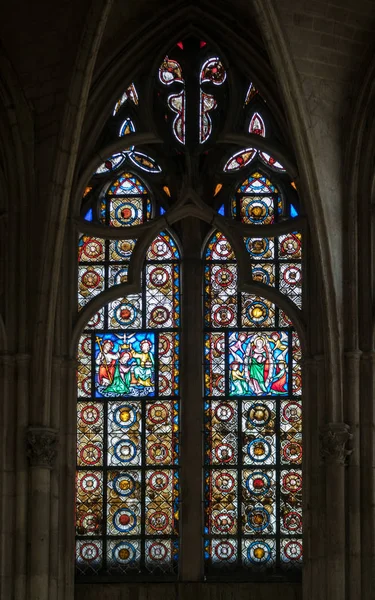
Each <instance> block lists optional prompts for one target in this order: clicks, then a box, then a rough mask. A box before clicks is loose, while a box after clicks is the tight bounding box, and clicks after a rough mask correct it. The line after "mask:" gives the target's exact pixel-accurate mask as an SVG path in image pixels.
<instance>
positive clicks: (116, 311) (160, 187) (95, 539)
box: [76, 35, 307, 581]
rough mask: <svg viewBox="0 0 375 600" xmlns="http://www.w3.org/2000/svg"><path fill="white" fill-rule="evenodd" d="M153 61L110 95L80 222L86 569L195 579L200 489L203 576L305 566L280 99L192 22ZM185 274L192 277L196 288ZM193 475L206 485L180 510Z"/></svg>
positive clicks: (80, 508) (291, 188)
mask: <svg viewBox="0 0 375 600" xmlns="http://www.w3.org/2000/svg"><path fill="white" fill-rule="evenodd" d="M228 56H230V53H228ZM154 60H156V63H155V64H156V65H157V67H156V69H155V64H154V63H153V61H154ZM146 63H147V61H146V62H145V65H144V68H143V71H142V68H140V71H139V73H138V74H137V76H136V77H135V80H134V81H133V82H129V81H127V82H126V81H122V82H121V86H120V85H119V87H118V100H117V102H116V97H114V98H113V105H112V106H113V107H114V108H113V110H111V111H110V112H111V114H109V115H108V119H107V123H106V125H105V127H104V128H103V131H102V133H101V134H100V136H99V137H98V140H97V145H96V146H95V151H96V157H97V158H96V162H95V164H92V165H91V172H92V176H91V178H90V180H89V181H87V182H86V187H85V189H84V192H83V197H82V203H81V208H80V220H79V221H78V223H79V231H80V233H79V236H78V280H77V284H78V311H79V315H80V316H79V322H80V323H81V322H84V318H86V317H87V318H86V325H85V326H84V327H83V329H82V332H81V336H80V340H79V346H78V404H77V430H78V438H77V500H76V527H77V530H76V532H77V538H76V539H77V541H76V544H77V545H76V570H77V575H78V576H79V580H83V581H84V580H90V581H98V580H103V581H111V580H119V581H121V580H125V581H128V580H129V579H130V578H135V579H142V578H146V579H149V578H151V579H153V578H154V577H155V578H156V577H157V576H159V577H160V576H161V577H163V578H167V579H168V578H169V579H176V578H177V576H179V577H183V572H184V569H183V568H181V572H179V569H180V567H181V564H183V563H184V560H185V568H186V561H187V560H188V558H187V553H186V552H185V555H184V553H183V552H182V553H181V557H182V558H181V561H182V563H181V561H180V559H179V557H180V534H181V539H182V541H183V539H184V527H185V528H186V529H185V533H186V530H187V529H188V528H189V527H193V528H194V527H196V530H195V534H194V535H195V536H196V537H195V539H196V540H197V531H198V528H199V526H198V525H197V524H196V523H191V522H188V519H187V518H184V517H182V518H181V519H180V507H182V510H186V513H185V515H186V514H195V515H196V514H198V513H200V514H201V512H200V511H201V506H202V500H203V504H204V514H203V521H204V524H203V525H204V527H203V529H202V530H199V533H198V535H201V536H202V537H203V544H198V546H197V547H196V548H189V550H188V552H190V551H194V552H196V553H197V554H199V555H200V560H201V562H200V570H199V573H198V572H197V574H196V576H197V577H199V574H200V573H202V571H203V568H202V567H203V565H204V573H205V576H206V577H207V578H208V579H209V578H210V577H212V578H217V577H220V576H223V577H224V579H225V578H230V577H238V578H242V579H245V580H246V579H262V580H265V579H268V578H269V577H270V578H271V579H272V578H275V577H276V578H279V579H280V578H282V580H288V579H294V578H296V577H298V575H297V573H300V567H301V564H302V501H301V490H302V439H301V435H302V429H301V415H302V379H301V347H300V341H299V337H298V335H297V332H296V329H295V327H294V325H293V322H292V320H291V318H290V316H289V315H292V316H293V318H297V321H298V315H299V314H303V310H304V301H303V294H302V274H303V268H302V267H303V258H304V257H303V253H302V240H303V241H304V243H305V244H306V231H307V229H306V227H305V226H304V215H303V207H302V206H301V203H300V198H299V193H298V189H297V186H298V172H297V168H296V166H294V167H293V168H290V167H291V165H293V158H292V157H293V149H292V148H291V147H290V146H289V147H288V143H289V141H288V140H289V139H290V136H285V134H284V132H283V127H285V125H284V124H285V122H286V121H285V120H284V121H283V122H282V123H280V122H279V117H278V115H279V113H280V111H281V110H282V109H281V108H280V106H281V103H278V101H277V100H276V101H275V99H274V98H271V97H269V98H268V99H267V98H266V95H263V89H268V86H262V81H261V80H258V79H257V81H256V83H254V82H252V83H250V84H249V81H248V80H247V81H244V80H243V76H242V73H241V69H239V68H238V65H237V63H236V64H233V63H232V64H230V61H227V59H225V58H224V54H221V53H220V50H219V49H218V48H216V47H214V46H213V45H212V44H211V42H206V41H205V40H204V39H203V40H202V39H201V38H197V37H196V36H194V35H191V36H187V37H184V38H183V39H181V40H180V41H178V42H177V43H176V44H174V46H173V47H171V48H165V49H164V51H163V52H162V53H161V54H160V55H159V56H158V57H156V58H155V57H152V64H153V66H152V65H151V62H150V63H147V64H146ZM150 69H151V70H152V69H154V71H153V73H152V75H151V77H150ZM257 74H258V78H259V76H260V75H261V73H260V72H259V69H257ZM124 83H125V85H124ZM268 83H269V82H268ZM234 86H235V88H236V89H235V90H234V89H233V87H234ZM124 89H125V92H123V90H124ZM275 103H276V104H277V108H278V110H277V111H274V113H275V114H273V111H272V107H275V106H276V104H275ZM227 117H228V118H227ZM152 121H153V122H152ZM147 132H152V134H151V133H147ZM232 134H233V135H232ZM146 140H147V142H146ZM225 140H230V141H228V143H227V142H226V141H225ZM236 140H237V141H236ZM238 140H240V142H238ZM246 140H248V141H246ZM217 141H219V143H217ZM284 147H285V149H286V151H285V152H284ZM108 148H113V150H108ZM286 157H288V158H286ZM284 163H285V164H284ZM291 171H293V176H291ZM298 187H299V186H298ZM186 217H187V219H186ZM171 223H173V227H174V233H173V234H172V233H171V231H170V229H169V224H171ZM213 226H214V227H215V230H214V231H213V230H212V227H213ZM158 231H159V233H158V235H156V232H158ZM223 232H225V235H224V233H223ZM177 233H178V235H179V238H180V239H181V240H182V243H181V245H180V244H179V245H177V242H176V235H177ZM155 235H156V237H155ZM151 240H153V241H151ZM200 252H203V254H202V258H199V253H200ZM303 252H304V253H305V249H304V250H303ZM184 261H185V263H184ZM198 265H199V267H198ZM198 268H202V277H203V297H204V298H203V300H204V301H203V309H202V313H199V310H195V311H194V314H192V313H191V307H192V306H195V307H198V306H201V302H202V288H201V285H200V283H201V279H202V278H201V277H200V275H197V271H198ZM181 269H183V270H184V273H185V276H186V277H187V279H186V281H194V282H195V284H194V285H191V286H190V285H186V286H185V287H184V289H183V290H182V289H181V280H180V276H181ZM198 280H199V283H197V282H198ZM249 290H251V291H249ZM182 292H183V293H182ZM278 302H279V304H278ZM182 312H184V314H185V315H188V329H189V339H190V341H191V339H194V340H195V346H194V344H193V343H192V344H191V345H189V344H190V341H189V342H188V343H187V342H186V343H185V342H184V339H185V338H184V334H186V330H185V331H183V330H182V328H181V313H182ZM302 321H303V320H302V319H301V322H302ZM301 322H300V321H298V325H299V326H301ZM202 335H203V357H202V356H201V353H200V352H199V353H198V352H197V350H196V347H197V346H198V345H199V341H201V340H202ZM186 339H188V338H186ZM197 340H198V342H197ZM180 348H181V353H180ZM182 349H183V351H182ZM180 354H181V356H180ZM193 354H194V357H195V359H196V361H197V362H195V363H194V364H195V369H196V372H195V371H194V372H190V371H189V369H188V368H187V365H191V364H192V355H193ZM193 362H194V361H193ZM180 374H181V375H183V376H184V377H185V381H186V380H188V381H190V379H191V378H193V379H194V380H196V381H202V387H203V407H204V408H203V411H202V412H201V413H199V414H202V421H200V422H199V419H195V420H194V419H192V418H191V415H193V414H195V415H197V414H198V413H197V412H195V413H194V412H190V411H191V410H192V407H193V406H194V407H195V409H196V410H197V411H201V408H202V397H201V396H202V394H201V390H200V389H198V390H197V388H196V387H195V391H194V394H193V393H192V392H191V391H189V389H190V388H189V385H185V384H184V386H183V387H182V392H181V390H180ZM180 393H183V397H182V403H183V408H184V412H183V415H184V417H185V419H186V421H185V422H189V423H190V424H191V426H192V427H193V429H194V427H195V429H194V431H193V435H192V438H193V439H194V443H196V444H198V443H199V440H201V442H202V449H203V452H202V453H203V457H202V462H200V460H197V461H196V464H187V462H186V459H185V457H186V456H189V450H187V445H188V442H186V436H185V446H184V445H183V446H182V449H181V452H180V443H179V440H180V437H183V432H182V431H181V430H180V409H181V404H180ZM195 409H194V410H195ZM189 436H191V432H190V430H189ZM184 455H185V456H184ZM202 464H203V475H202ZM187 473H189V474H190V475H191V474H193V475H194V476H193V480H194V479H195V481H199V482H200V481H201V482H202V484H203V486H202V496H200V495H199V494H194V495H193V494H190V496H189V495H187V496H186V498H185V499H183V500H184V501H185V505H184V504H183V503H181V500H182V498H181V495H180V479H182V480H183V481H184V482H185V481H187V480H188V479H189V477H188V478H187V479H186V474H187ZM190 481H191V479H190ZM183 491H185V493H186V488H185V490H183ZM193 496H194V497H193ZM191 504H192V505H193V509H192V511H191V513H189V510H188V509H187V506H188V505H191ZM185 539H186V537H185ZM182 543H183V542H182ZM184 556H185V558H184ZM178 573H179V574H178ZM181 573H182V574H181Z"/></svg>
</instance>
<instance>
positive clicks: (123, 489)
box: [113, 473, 135, 496]
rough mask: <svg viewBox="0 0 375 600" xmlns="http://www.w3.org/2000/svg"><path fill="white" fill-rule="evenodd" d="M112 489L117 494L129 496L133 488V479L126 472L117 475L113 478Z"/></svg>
mask: <svg viewBox="0 0 375 600" xmlns="http://www.w3.org/2000/svg"><path fill="white" fill-rule="evenodd" d="M113 489H114V490H115V491H116V492H117V494H118V495H119V496H130V495H131V494H132V493H133V492H134V490H135V480H134V479H133V477H131V475H129V474H128V473H123V474H121V475H117V476H116V477H115V478H114V480H113Z"/></svg>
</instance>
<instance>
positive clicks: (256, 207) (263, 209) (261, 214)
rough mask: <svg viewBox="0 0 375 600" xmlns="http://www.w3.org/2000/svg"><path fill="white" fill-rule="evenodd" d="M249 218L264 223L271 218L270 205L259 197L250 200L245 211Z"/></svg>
mask: <svg viewBox="0 0 375 600" xmlns="http://www.w3.org/2000/svg"><path fill="white" fill-rule="evenodd" d="M244 213H245V215H246V217H247V219H246V221H247V222H248V221H250V223H256V224H262V223H264V222H265V221H267V220H269V217H270V214H269V207H268V206H267V204H266V202H264V201H263V200H260V199H257V200H253V201H251V202H249V203H248V204H247V205H246V207H245V211H244Z"/></svg>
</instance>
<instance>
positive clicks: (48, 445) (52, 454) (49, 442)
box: [27, 427, 57, 469]
mask: <svg viewBox="0 0 375 600" xmlns="http://www.w3.org/2000/svg"><path fill="white" fill-rule="evenodd" d="M27 456H28V458H29V462H30V465H31V466H32V467H44V468H46V469H52V468H53V467H54V465H55V461H56V456H57V432H56V430H55V429H49V428H47V427H30V428H29V430H28V432H27Z"/></svg>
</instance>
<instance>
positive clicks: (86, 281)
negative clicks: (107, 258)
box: [81, 268, 101, 290]
mask: <svg viewBox="0 0 375 600" xmlns="http://www.w3.org/2000/svg"><path fill="white" fill-rule="evenodd" d="M81 282H82V285H84V286H85V287H86V288H88V289H89V290H92V289H94V288H96V287H98V285H99V284H100V282H101V277H100V274H99V273H97V272H96V271H94V270H93V269H91V268H88V269H87V271H85V272H84V273H83V274H82V275H81Z"/></svg>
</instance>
